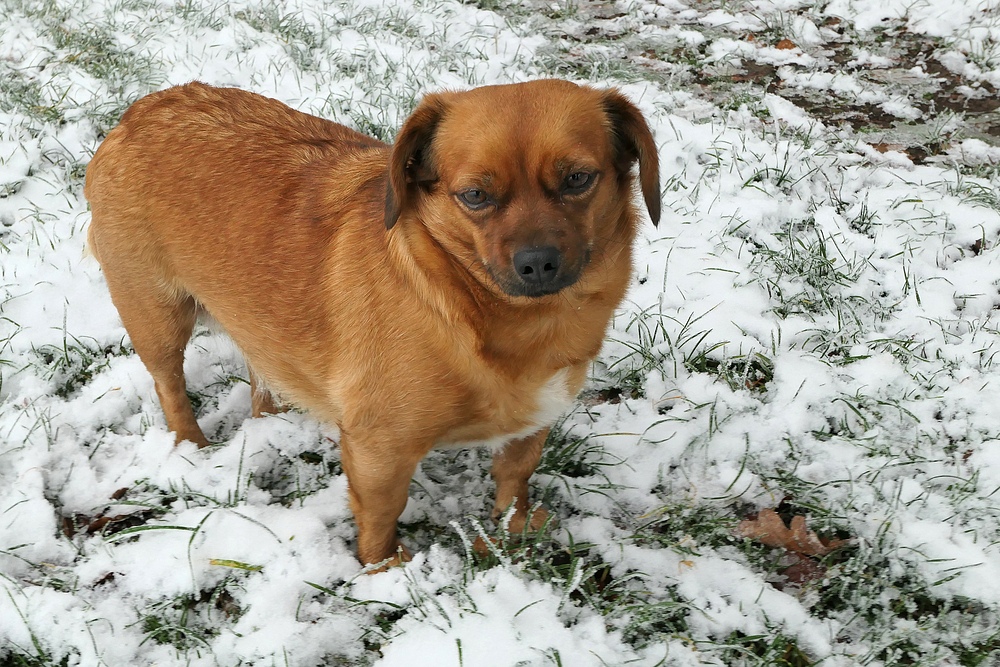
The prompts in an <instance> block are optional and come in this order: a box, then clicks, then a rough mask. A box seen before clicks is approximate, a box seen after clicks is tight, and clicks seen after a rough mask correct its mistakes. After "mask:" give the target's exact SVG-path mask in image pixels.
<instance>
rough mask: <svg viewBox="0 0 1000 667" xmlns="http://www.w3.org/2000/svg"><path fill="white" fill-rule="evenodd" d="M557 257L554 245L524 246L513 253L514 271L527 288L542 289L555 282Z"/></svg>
mask: <svg viewBox="0 0 1000 667" xmlns="http://www.w3.org/2000/svg"><path fill="white" fill-rule="evenodd" d="M559 259H560V257H559V249H558V248H556V247H555V246H550V245H548V246H541V247H533V248H525V249H524V250H518V251H517V252H515V253H514V271H516V272H517V277H518V278H520V279H521V280H522V281H523V282H524V283H526V284H527V285H528V287H529V288H532V289H533V290H544V289H545V288H546V287H549V286H551V285H552V283H554V282H555V279H556V274H557V273H559Z"/></svg>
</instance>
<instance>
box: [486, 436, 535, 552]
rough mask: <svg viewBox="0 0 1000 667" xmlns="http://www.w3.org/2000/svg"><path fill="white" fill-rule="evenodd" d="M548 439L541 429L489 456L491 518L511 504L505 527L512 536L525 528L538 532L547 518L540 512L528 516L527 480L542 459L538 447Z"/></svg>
mask: <svg viewBox="0 0 1000 667" xmlns="http://www.w3.org/2000/svg"><path fill="white" fill-rule="evenodd" d="M548 435H549V429H547V428H545V429H542V430H541V431H539V432H538V433H535V434H534V435H529V436H528V437H527V438H522V439H521V440H514V441H512V442H510V443H508V444H507V445H506V446H505V447H504V448H503V449H501V450H500V451H498V452H497V453H496V454H494V455H493V469H492V471H491V474H492V475H493V479H494V481H496V485H497V490H496V502H495V503H494V505H493V518H494V519H499V518H500V517H501V516H502V515H503V513H504V512H506V511H507V509H508V508H509V507H510V506H511V504H512V503H513V504H514V514H513V516H511V519H510V525H509V527H508V528H509V530H510V532H512V533H520V532H522V531H524V528H525V526H526V525H527V527H528V529H529V530H539V529H540V528H541V527H542V525H543V524H544V523H545V520H546V519H547V518H548V516H549V513H548V511H546V510H545V509H543V508H538V509H536V510H535V511H534V512H532V513H531V516H530V517H529V516H528V508H529V505H528V478H529V477H531V474H532V473H533V472H535V468H537V467H538V462H539V461H540V460H541V458H542V445H544V444H545V438H546V437H548Z"/></svg>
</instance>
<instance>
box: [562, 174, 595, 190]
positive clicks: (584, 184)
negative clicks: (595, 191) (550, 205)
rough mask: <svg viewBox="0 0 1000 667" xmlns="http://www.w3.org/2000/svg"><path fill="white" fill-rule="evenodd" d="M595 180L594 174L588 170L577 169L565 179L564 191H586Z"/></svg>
mask: <svg viewBox="0 0 1000 667" xmlns="http://www.w3.org/2000/svg"><path fill="white" fill-rule="evenodd" d="M593 180H594V175H593V174H591V173H588V172H586V171H576V172H573V173H572V174H570V175H569V176H567V177H566V180H565V181H563V192H565V193H567V194H571V195H578V194H580V193H581V192H586V190H587V188H589V187H590V184H591V182H592V181H593Z"/></svg>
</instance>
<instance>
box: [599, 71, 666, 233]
mask: <svg viewBox="0 0 1000 667" xmlns="http://www.w3.org/2000/svg"><path fill="white" fill-rule="evenodd" d="M604 113H606V114H607V116H608V121H609V122H610V124H611V127H610V131H611V146H612V148H613V149H614V152H615V162H616V166H617V167H618V171H619V174H621V175H622V176H627V175H628V174H629V172H631V170H632V165H633V164H634V163H635V162H636V161H638V162H639V184H640V186H641V187H642V198H643V199H644V200H645V201H646V210H647V211H649V218H650V220H652V221H653V225H657V224H658V223H659V222H660V160H659V157H658V156H657V153H656V142H655V141H653V133H652V132H650V131H649V125H647V124H646V119H645V118H643V117H642V112H641V111H639V109H637V108H636V106H635V105H634V104H632V103H631V102H630V101H629V100H628V98H626V97H625V96H624V95H622V94H621V93H620V92H618V91H617V90H608V91H606V92H605V93H604Z"/></svg>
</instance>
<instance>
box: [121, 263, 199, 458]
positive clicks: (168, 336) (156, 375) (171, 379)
mask: <svg viewBox="0 0 1000 667" xmlns="http://www.w3.org/2000/svg"><path fill="white" fill-rule="evenodd" d="M129 268H131V267H129ZM109 269H111V267H109V266H107V263H106V264H105V267H104V275H105V278H106V279H107V282H108V289H109V290H110V292H111V300H112V301H114V304H115V307H117V308H118V313H119V315H121V318H122V323H123V324H124V325H125V329H126V331H128V333H129V337H130V338H131V339H132V345H133V347H135V351H136V352H138V353H139V358H140V359H142V363H143V364H145V366H146V369H147V370H148V371H149V374H150V375H152V376H153V381H154V382H155V383H156V395H157V396H159V398H160V405H161V406H162V407H163V414H164V416H165V417H166V419H167V427H168V428H169V429H170V430H171V431H173V432H174V433H175V435H176V438H177V442H181V441H183V440H190V441H191V442H193V443H195V444H196V445H198V446H199V447H205V446H207V445H208V444H209V442H208V438H206V437H205V434H204V432H202V430H201V427H199V426H198V421H197V420H196V419H195V416H194V409H193V408H192V406H191V400H190V399H189V398H188V395H187V386H186V384H185V382H184V348H185V347H186V346H187V343H188V340H190V338H191V332H192V331H193V330H194V324H195V320H196V319H197V313H198V307H197V304H196V303H195V300H194V299H193V298H192V297H191V296H190V295H189V294H186V293H178V292H177V291H176V290H171V289H169V288H166V287H165V285H164V281H162V280H158V279H157V278H156V277H154V276H152V275H150V274H146V273H140V272H138V271H134V270H133V271H128V272H127V275H119V274H118V272H116V271H114V270H113V269H111V270H109ZM123 273H124V272H123Z"/></svg>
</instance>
